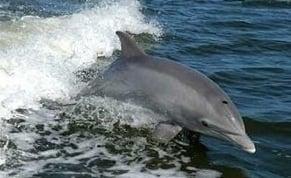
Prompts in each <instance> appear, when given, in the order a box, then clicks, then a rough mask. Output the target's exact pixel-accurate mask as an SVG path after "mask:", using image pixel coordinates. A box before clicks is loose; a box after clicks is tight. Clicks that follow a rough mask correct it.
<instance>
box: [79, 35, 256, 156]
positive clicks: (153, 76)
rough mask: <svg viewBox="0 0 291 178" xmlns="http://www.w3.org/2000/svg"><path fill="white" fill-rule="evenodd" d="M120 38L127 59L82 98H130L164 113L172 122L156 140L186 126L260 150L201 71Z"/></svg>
mask: <svg viewBox="0 0 291 178" xmlns="http://www.w3.org/2000/svg"><path fill="white" fill-rule="evenodd" d="M116 34H117V35H118V37H119V39H120V42H121V49H122V51H121V52H122V54H121V57H120V58H119V59H118V60H116V61H115V62H114V63H113V64H111V66H110V67H109V69H108V70H107V71H105V73H104V75H103V77H102V79H96V80H94V81H93V82H91V83H90V84H89V85H88V87H87V88H86V89H84V90H83V91H82V92H81V94H80V95H81V96H84V95H99V96H108V97H113V98H115V99H118V100H123V101H124V100H130V101H132V102H134V103H136V104H138V105H141V106H143V107H146V108H149V109H151V110H153V111H155V112H157V113H159V114H162V115H164V116H165V117H166V118H167V120H166V121H161V122H160V123H159V124H158V125H157V126H156V128H155V130H154V131H153V135H154V138H156V139H158V140H160V141H162V142H168V141H170V140H171V139H172V138H174V137H175V136H176V135H177V134H178V133H179V132H180V131H181V129H182V128H185V129H188V130H190V131H194V132H198V133H202V134H205V135H210V136H214V137H217V138H220V139H224V140H228V141H230V142H231V143H233V144H235V145H237V146H239V147H240V148H241V149H243V150H245V151H247V152H249V153H254V152H255V151H256V149H255V146H254V144H253V142H252V141H251V140H250V138H249V137H248V136H247V134H246V132H245V126H244V123H243V120H242V118H241V116H240V114H239V112H238V110H237V108H236V107H235V105H234V104H233V102H232V101H231V99H230V98H229V97H228V96H227V94H226V93H225V92H224V91H223V90H222V89H221V88H220V87H219V86H218V85H217V84H216V83H214V82H213V81H212V80H210V79H209V78H207V77H206V76H205V75H203V74H202V73H200V72H198V71H197V70H193V69H191V68H189V67H187V66H184V65H182V64H179V63H176V62H173V61H171V60H168V59H163V58H158V57H153V56H150V55H147V54H145V53H144V51H143V50H141V49H140V48H138V47H137V45H136V43H135V41H134V40H133V39H131V38H130V36H129V35H128V34H127V33H124V32H120V31H118V32H116Z"/></svg>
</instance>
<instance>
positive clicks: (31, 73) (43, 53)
mask: <svg viewBox="0 0 291 178" xmlns="http://www.w3.org/2000/svg"><path fill="white" fill-rule="evenodd" d="M141 8H142V7H141V5H140V4H139V2H138V1H135V0H122V1H115V2H114V1H103V3H102V4H101V5H99V6H96V7H94V8H91V9H85V10H83V11H81V12H79V13H76V14H73V15H68V16H60V17H51V18H39V17H32V16H25V17H22V18H21V19H20V20H16V21H15V20H14V21H6V22H0V138H1V139H2V140H5V139H3V138H4V137H9V139H11V140H13V141H14V142H15V144H17V147H18V148H19V149H23V150H27V149H30V147H31V143H32V142H33V141H34V140H35V139H36V135H34V134H33V133H21V134H8V129H9V128H7V127H6V126H5V125H4V124H3V119H9V118H10V117H13V112H12V111H13V110H15V109H17V108H30V109H35V110H38V109H40V107H41V106H40V104H39V100H40V99H41V98H46V99H52V100H56V99H59V100H64V99H69V98H70V97H71V96H73V95H74V94H75V93H76V92H78V90H79V88H80V87H81V86H82V83H80V82H78V81H77V80H76V76H75V75H74V72H76V71H77V70H79V69H82V68H85V67H87V66H90V65H91V64H93V63H95V62H97V63H98V59H97V57H98V56H107V57H108V56H111V55H112V53H113V51H114V50H116V49H119V48H120V46H119V41H118V39H117V36H116V35H115V31H117V30H121V31H130V32H133V33H137V34H139V33H143V32H144V33H150V34H153V35H156V36H159V35H160V34H161V29H160V28H159V25H158V24H157V23H156V22H155V21H147V20H146V19H145V17H144V15H143V14H142V13H141V12H140V9H141ZM29 119H30V122H32V119H33V118H29ZM44 122H45V121H44ZM5 162H6V154H5V150H4V149H3V148H1V150H0V165H2V164H4V163H5ZM0 174H2V173H0Z"/></svg>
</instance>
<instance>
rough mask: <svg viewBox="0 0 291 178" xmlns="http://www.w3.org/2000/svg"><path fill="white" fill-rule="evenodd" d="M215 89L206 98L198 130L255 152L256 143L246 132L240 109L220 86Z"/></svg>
mask: <svg viewBox="0 0 291 178" xmlns="http://www.w3.org/2000/svg"><path fill="white" fill-rule="evenodd" d="M215 91H216V92H211V93H208V94H207V95H206V96H205V98H204V99H205V102H203V103H204V104H203V105H204V107H203V108H204V109H203V113H202V114H201V117H200V118H199V119H198V123H197V124H198V125H199V126H198V127H199V129H198V130H199V131H200V132H201V133H203V134H206V135H210V136H214V137H217V138H221V139H224V140H228V141H230V142H231V143H233V144H234V145H236V146H238V147H240V148H241V149H243V150H245V151H247V152H249V153H255V151H256V148H255V145H254V143H253V142H252V141H251V139H250V138H249V136H248V135H247V134H246V131H245V126H244V123H243V120H242V118H241V116H240V114H239V112H238V109H237V108H236V106H235V105H234V104H233V102H232V101H231V99H230V98H229V97H228V96H227V95H226V94H225V93H224V92H223V91H222V90H221V89H220V88H219V89H217V88H216V90H215Z"/></svg>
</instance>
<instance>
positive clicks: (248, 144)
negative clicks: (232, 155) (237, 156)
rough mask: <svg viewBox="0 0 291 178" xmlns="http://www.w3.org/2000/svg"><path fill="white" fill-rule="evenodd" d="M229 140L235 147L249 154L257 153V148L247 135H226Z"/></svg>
mask: <svg viewBox="0 0 291 178" xmlns="http://www.w3.org/2000/svg"><path fill="white" fill-rule="evenodd" d="M224 136H225V138H226V139H227V140H229V141H230V142H231V143H233V144H234V145H236V146H238V147H240V148H241V149H242V150H244V151H246V152H248V153H255V152H256V147H255V144H254V143H253V142H252V140H251V139H250V138H249V136H248V135H247V134H244V135H233V134H230V135H229V134H225V135H224Z"/></svg>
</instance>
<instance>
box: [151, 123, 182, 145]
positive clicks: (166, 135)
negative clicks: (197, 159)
mask: <svg viewBox="0 0 291 178" xmlns="http://www.w3.org/2000/svg"><path fill="white" fill-rule="evenodd" d="M181 130H182V127H180V126H178V125H173V124H170V123H159V124H158V125H157V126H156V128H155V130H154V132H153V137H154V138H155V139H156V140H158V141H160V142H163V143H167V142H169V141H170V140H172V139H173V138H174V137H175V136H176V135H177V134H178V133H179V132H180V131H181Z"/></svg>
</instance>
